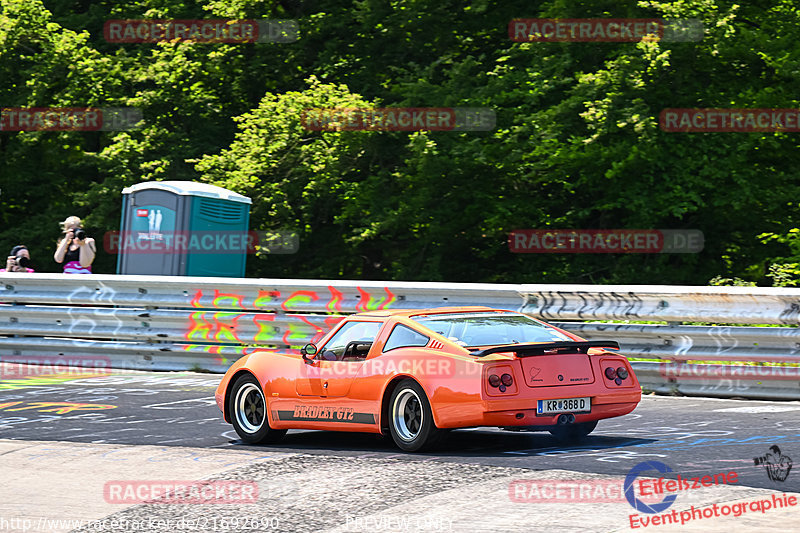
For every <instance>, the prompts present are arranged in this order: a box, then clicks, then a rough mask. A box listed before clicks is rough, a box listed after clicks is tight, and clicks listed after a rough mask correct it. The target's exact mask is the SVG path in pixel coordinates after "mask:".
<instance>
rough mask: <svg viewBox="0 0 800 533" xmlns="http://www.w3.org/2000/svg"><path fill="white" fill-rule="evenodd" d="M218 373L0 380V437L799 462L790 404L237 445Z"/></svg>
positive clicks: (666, 406) (701, 471)
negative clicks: (431, 440)
mask: <svg viewBox="0 0 800 533" xmlns="http://www.w3.org/2000/svg"><path fill="white" fill-rule="evenodd" d="M219 379H220V376H219V375H212V374H195V373H145V372H137V373H131V372H128V373H121V374H113V375H108V376H96V377H84V378H78V379H62V378H55V377H40V378H36V379H12V380H5V381H0V438H2V439H14V440H30V441H64V442H81V443H103V444H117V445H156V446H164V447H168V446H190V447H196V448H197V447H200V448H231V449H242V450H257V451H265V450H269V451H275V452H286V453H295V454H297V453H301V454H304V455H322V456H326V457H332V456H337V457H358V458H362V459H367V458H377V459H392V460H399V461H426V462H430V461H433V462H437V463H442V462H447V463H458V464H474V465H480V466H486V467H510V468H516V469H527V470H531V471H543V470H554V469H555V470H569V471H577V472H582V473H594V474H613V475H622V476H624V475H626V474H627V473H628V472H629V471H630V469H631V468H632V467H633V466H635V465H636V464H638V463H641V462H643V461H659V462H662V463H664V464H666V465H668V466H669V467H671V468H672V472H671V473H668V474H666V475H665V477H675V476H677V475H678V474H680V475H681V476H683V477H687V476H689V475H691V476H702V475H706V474H708V475H713V474H717V473H722V472H729V471H736V472H737V473H738V480H739V484H740V485H742V486H747V487H758V488H766V489H773V490H780V491H792V492H798V491H800V473H794V472H792V473H791V474H790V475H789V477H788V478H787V479H786V480H785V481H782V482H781V481H773V480H770V479H769V477H768V475H767V472H766V470H765V469H764V467H763V466H756V465H755V464H754V458H755V457H760V456H763V455H765V454H766V453H767V452H768V451H769V448H770V447H771V446H773V445H777V446H779V447H780V450H781V452H782V453H783V454H784V455H786V456H788V457H790V458H791V457H795V458H796V460H800V403H799V402H763V401H741V400H715V399H703V398H672V397H664V396H646V397H644V398H643V400H642V402H641V404H640V405H639V407H638V408H637V409H636V410H635V411H634V412H633V413H631V414H629V415H626V416H623V417H619V418H616V419H611V420H607V421H601V422H600V424H599V425H598V427H597V429H596V430H595V432H594V433H593V434H592V435H591V436H590V437H589V438H588V439H587V440H586V441H585V442H583V443H582V444H581V445H576V446H563V445H560V444H559V443H558V442H556V441H555V439H554V438H553V437H551V436H550V435H549V434H548V433H516V432H507V431H501V430H498V429H492V428H486V429H483V428H482V429H472V430H458V431H453V432H451V433H450V435H449V436H448V439H447V441H446V442H445V443H444V445H443V446H442V447H441V448H440V449H438V450H437V451H436V452H435V453H429V454H404V453H400V452H399V450H397V449H396V448H395V447H394V446H393V444H392V443H391V441H387V440H385V439H381V438H379V437H377V436H375V435H367V434H354V433H335V432H322V431H290V432H289V433H288V434H287V436H286V437H285V438H284V440H283V441H282V442H281V443H279V444H278V445H273V446H250V445H245V444H243V443H241V442H240V441H239V440H238V439H237V436H236V434H235V432H234V431H233V429H232V427H231V426H230V425H228V424H225V423H224V422H223V421H222V418H221V414H220V412H219V410H218V409H217V407H216V404H215V403H214V399H213V392H214V389H215V387H216V384H217V383H218V382H219Z"/></svg>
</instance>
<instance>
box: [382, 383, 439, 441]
mask: <svg viewBox="0 0 800 533" xmlns="http://www.w3.org/2000/svg"><path fill="white" fill-rule="evenodd" d="M389 433H390V434H391V435H392V439H393V440H394V442H395V444H397V446H398V448H400V449H401V450H403V451H406V452H418V451H423V450H425V449H429V448H431V447H433V446H435V445H436V444H437V443H438V442H439V441H440V440H441V439H442V437H443V436H444V434H445V433H446V432H444V431H442V430H441V429H439V428H437V427H436V424H434V422H433V412H432V411H431V404H430V402H429V401H428V397H427V396H426V395H425V391H424V390H422V387H420V385H419V384H418V383H417V382H416V381H414V380H413V379H404V380H403V381H401V382H400V383H399V384H398V385H397V387H395V389H394V391H392V396H391V398H390V399H389Z"/></svg>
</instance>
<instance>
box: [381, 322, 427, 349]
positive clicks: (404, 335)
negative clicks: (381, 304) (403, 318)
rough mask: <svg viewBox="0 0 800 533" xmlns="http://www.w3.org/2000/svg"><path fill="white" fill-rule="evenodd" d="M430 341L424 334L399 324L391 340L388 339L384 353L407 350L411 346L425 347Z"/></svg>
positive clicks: (393, 331)
mask: <svg viewBox="0 0 800 533" xmlns="http://www.w3.org/2000/svg"><path fill="white" fill-rule="evenodd" d="M429 340H430V338H429V337H427V336H426V335H423V334H422V333H417V332H416V331H414V330H413V329H411V328H409V327H407V326H404V325H402V324H397V325H396V326H395V327H394V329H393V330H392V333H391V334H389V338H388V339H386V345H384V347H383V351H384V352H388V351H389V350H394V349H395V348H405V347H409V346H425V345H426V344H428V341H429Z"/></svg>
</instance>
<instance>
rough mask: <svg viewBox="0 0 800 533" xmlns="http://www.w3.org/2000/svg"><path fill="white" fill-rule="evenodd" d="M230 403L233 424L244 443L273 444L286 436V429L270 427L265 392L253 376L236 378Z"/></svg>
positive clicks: (229, 409)
mask: <svg viewBox="0 0 800 533" xmlns="http://www.w3.org/2000/svg"><path fill="white" fill-rule="evenodd" d="M228 402H229V403H228V412H229V413H230V414H231V423H232V424H233V428H234V429H235V430H236V433H237V434H238V435H239V437H241V439H242V440H243V441H245V442H247V443H250V444H260V443H272V442H277V441H279V440H280V439H281V437H283V436H284V435H285V434H286V430H285V429H272V428H271V427H269V420H268V419H267V402H266V400H265V398H264V391H263V390H262V388H261V385H260V384H259V383H258V380H256V378H255V377H253V376H252V375H251V374H242V375H241V376H239V377H238V378H236V381H234V383H233V387H232V389H231V394H230V396H228Z"/></svg>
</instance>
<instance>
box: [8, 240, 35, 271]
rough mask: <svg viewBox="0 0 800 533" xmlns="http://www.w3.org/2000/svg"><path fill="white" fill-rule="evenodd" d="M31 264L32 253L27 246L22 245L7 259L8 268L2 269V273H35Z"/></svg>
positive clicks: (14, 248) (16, 247)
mask: <svg viewBox="0 0 800 533" xmlns="http://www.w3.org/2000/svg"><path fill="white" fill-rule="evenodd" d="M30 264H31V253H30V252H29V251H28V247H27V246H25V245H24V244H20V245H18V246H15V247H13V248H12V249H11V252H10V253H9V254H8V259H6V267H5V268H0V272H33V269H32V268H30Z"/></svg>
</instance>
